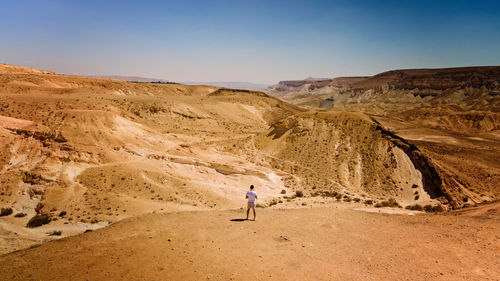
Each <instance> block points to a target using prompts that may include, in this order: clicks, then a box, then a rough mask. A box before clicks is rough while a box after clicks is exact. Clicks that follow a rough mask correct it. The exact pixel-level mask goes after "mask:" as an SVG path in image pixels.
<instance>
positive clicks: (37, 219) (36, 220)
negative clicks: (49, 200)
mask: <svg viewBox="0 0 500 281" xmlns="http://www.w3.org/2000/svg"><path fill="white" fill-rule="evenodd" d="M49 222H50V218H49V216H48V215H45V214H36V215H35V216H34V217H32V218H31V219H30V220H29V221H28V224H26V226H27V227H39V226H42V225H44V224H48V223H49Z"/></svg>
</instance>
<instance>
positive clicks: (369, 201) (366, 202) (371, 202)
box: [365, 199, 373, 205]
mask: <svg viewBox="0 0 500 281" xmlns="http://www.w3.org/2000/svg"><path fill="white" fill-rule="evenodd" d="M365 204H366V205H371V204H373V200H370V199H368V200H365Z"/></svg>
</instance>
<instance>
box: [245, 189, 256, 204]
mask: <svg viewBox="0 0 500 281" xmlns="http://www.w3.org/2000/svg"><path fill="white" fill-rule="evenodd" d="M247 196H248V203H254V202H255V197H257V193H255V191H253V190H250V191H248V192H247Z"/></svg>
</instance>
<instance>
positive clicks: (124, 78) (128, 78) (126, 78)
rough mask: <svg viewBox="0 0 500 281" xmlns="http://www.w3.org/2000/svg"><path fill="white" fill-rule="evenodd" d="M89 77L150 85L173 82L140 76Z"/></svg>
mask: <svg viewBox="0 0 500 281" xmlns="http://www.w3.org/2000/svg"><path fill="white" fill-rule="evenodd" d="M87 77H92V78H107V79H116V80H121V81H133V82H144V83H150V82H162V83H167V82H171V81H168V80H165V79H158V78H147V77H139V76H121V75H88V76H87Z"/></svg>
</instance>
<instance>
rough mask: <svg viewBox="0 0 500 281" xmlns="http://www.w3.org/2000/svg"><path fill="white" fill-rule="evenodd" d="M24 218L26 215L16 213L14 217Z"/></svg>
mask: <svg viewBox="0 0 500 281" xmlns="http://www.w3.org/2000/svg"><path fill="white" fill-rule="evenodd" d="M25 216H26V213H17V214H15V215H14V217H16V218H22V217H25Z"/></svg>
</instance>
